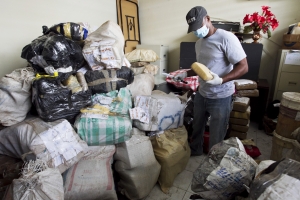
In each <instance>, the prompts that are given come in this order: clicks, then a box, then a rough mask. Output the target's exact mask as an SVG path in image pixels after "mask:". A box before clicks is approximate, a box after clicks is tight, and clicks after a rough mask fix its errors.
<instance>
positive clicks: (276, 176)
mask: <svg viewBox="0 0 300 200" xmlns="http://www.w3.org/2000/svg"><path fill="white" fill-rule="evenodd" d="M299 170H300V163H299V162H298V161H295V160H292V159H287V158H285V159H283V160H280V161H277V162H274V163H273V164H271V165H270V166H269V167H268V168H266V169H265V170H263V171H262V172H261V173H260V174H258V176H257V177H256V178H255V179H254V180H253V182H252V183H251V186H250V194H249V195H250V197H251V198H252V199H259V200H260V199H261V200H263V199H270V200H271V199H276V200H287V199H288V200H296V199H299V196H300V190H299V187H300V175H299Z"/></svg>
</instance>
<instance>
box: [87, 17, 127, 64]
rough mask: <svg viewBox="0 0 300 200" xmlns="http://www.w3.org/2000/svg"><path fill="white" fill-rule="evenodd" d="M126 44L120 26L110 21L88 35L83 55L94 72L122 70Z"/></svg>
mask: <svg viewBox="0 0 300 200" xmlns="http://www.w3.org/2000/svg"><path fill="white" fill-rule="evenodd" d="M124 43H125V40H124V36H123V33H122V30H121V28H120V26H119V25H118V24H117V23H115V22H113V21H111V20H109V21H107V22H105V23H103V24H102V25H101V26H100V27H99V28H98V29H97V30H95V31H94V32H92V33H91V34H89V35H88V37H87V38H86V40H85V44H84V47H83V50H82V53H83V56H84V58H85V60H86V61H87V63H88V64H89V66H90V67H91V69H92V70H103V69H116V68H121V67H122V64H123V59H124V51H123V49H124Z"/></svg>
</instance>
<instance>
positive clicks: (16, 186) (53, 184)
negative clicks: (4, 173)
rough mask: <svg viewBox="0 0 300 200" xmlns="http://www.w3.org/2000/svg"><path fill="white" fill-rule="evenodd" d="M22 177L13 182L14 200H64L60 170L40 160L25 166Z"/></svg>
mask: <svg viewBox="0 0 300 200" xmlns="http://www.w3.org/2000/svg"><path fill="white" fill-rule="evenodd" d="M22 173H23V174H22V176H21V177H20V178H19V179H14V180H13V183H12V184H13V199H14V200H63V199H64V191H63V180H62V176H61V174H60V172H59V170H58V169H52V168H48V167H47V166H46V165H44V163H43V162H41V161H40V160H37V161H30V162H29V164H26V165H25V166H24V169H23V172H22Z"/></svg>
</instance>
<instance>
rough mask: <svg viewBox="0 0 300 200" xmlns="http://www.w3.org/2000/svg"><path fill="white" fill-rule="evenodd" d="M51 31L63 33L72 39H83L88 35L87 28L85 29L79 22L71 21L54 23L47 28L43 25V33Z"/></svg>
mask: <svg viewBox="0 0 300 200" xmlns="http://www.w3.org/2000/svg"><path fill="white" fill-rule="evenodd" d="M51 32H53V33H56V34H61V35H64V36H65V37H67V38H69V39H72V40H74V41H81V40H85V39H86V37H87V35H88V30H87V29H85V28H84V27H83V26H81V25H80V24H76V23H73V22H66V23H59V24H55V25H53V26H51V27H50V28H48V27H47V26H43V34H44V35H47V34H49V33H51Z"/></svg>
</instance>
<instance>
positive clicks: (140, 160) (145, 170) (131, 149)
mask: <svg viewBox="0 0 300 200" xmlns="http://www.w3.org/2000/svg"><path fill="white" fill-rule="evenodd" d="M132 132H133V133H132V137H131V138H130V140H127V141H126V142H123V143H120V144H117V145H116V153H115V155H114V160H115V169H116V171H117V172H118V174H119V176H120V181H119V182H118V188H119V190H120V192H121V193H122V194H124V195H126V197H128V198H129V199H132V200H135V199H136V200H138V199H143V198H145V197H146V196H147V195H148V194H149V193H150V192H151V190H152V188H153V187H154V185H155V184H156V182H157V180H158V176H159V173H160V169H161V166H160V164H159V163H158V162H157V160H156V159H155V156H154V153H153V148H152V144H151V141H150V139H149V137H148V136H145V132H142V131H140V130H138V129H137V128H133V129H132Z"/></svg>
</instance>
